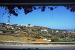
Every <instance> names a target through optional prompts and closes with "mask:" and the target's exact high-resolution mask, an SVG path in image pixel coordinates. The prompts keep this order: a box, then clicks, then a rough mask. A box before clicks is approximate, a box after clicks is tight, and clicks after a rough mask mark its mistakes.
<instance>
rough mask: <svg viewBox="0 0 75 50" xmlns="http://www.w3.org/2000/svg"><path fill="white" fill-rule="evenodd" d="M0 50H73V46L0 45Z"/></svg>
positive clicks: (74, 48) (74, 47) (74, 46)
mask: <svg viewBox="0 0 75 50" xmlns="http://www.w3.org/2000/svg"><path fill="white" fill-rule="evenodd" d="M0 48H25V49H26V48H31V49H33V48H34V49H36V48H38V49H67V50H75V45H0Z"/></svg>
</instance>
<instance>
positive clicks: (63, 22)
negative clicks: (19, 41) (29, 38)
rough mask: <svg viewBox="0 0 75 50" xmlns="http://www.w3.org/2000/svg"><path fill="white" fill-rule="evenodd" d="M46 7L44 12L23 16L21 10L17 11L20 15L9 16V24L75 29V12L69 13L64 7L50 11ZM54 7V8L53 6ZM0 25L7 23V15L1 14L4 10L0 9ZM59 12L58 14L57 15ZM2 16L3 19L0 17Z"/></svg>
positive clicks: (39, 11)
mask: <svg viewBox="0 0 75 50" xmlns="http://www.w3.org/2000/svg"><path fill="white" fill-rule="evenodd" d="M48 7H49V6H47V7H46V10H45V11H44V12H42V11H41V9H38V10H34V11H33V12H31V13H28V14H27V15H25V13H24V11H23V9H21V10H18V11H19V12H20V14H19V15H18V17H16V16H14V15H11V19H10V24H31V25H35V26H43V27H48V28H52V29H75V12H74V13H73V12H70V10H67V9H66V8H65V7H64V6H62V7H61V6H58V8H56V9H57V10H56V9H54V10H53V19H52V11H51V10H50V9H48ZM53 7H54V6H53ZM0 12H1V13H0V23H2V22H4V23H7V22H8V19H9V18H8V17H7V16H8V14H7V13H6V14H4V15H2V14H3V12H5V8H3V7H0ZM58 12H59V13H58ZM2 16H3V17H2Z"/></svg>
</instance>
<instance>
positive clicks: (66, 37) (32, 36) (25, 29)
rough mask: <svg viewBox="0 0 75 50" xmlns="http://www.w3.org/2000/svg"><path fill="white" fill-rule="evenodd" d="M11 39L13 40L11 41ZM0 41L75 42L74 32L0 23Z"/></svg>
mask: <svg viewBox="0 0 75 50" xmlns="http://www.w3.org/2000/svg"><path fill="white" fill-rule="evenodd" d="M8 36H9V38H8ZM4 37H5V38H4ZM11 37H12V38H13V39H11ZM5 39H7V40H5ZM27 39H28V40H27ZM0 40H3V41H24V42H32V41H33V42H64V41H67V42H73V41H75V32H74V31H66V30H55V29H51V28H47V27H41V26H34V25H30V24H28V25H17V24H6V23H0Z"/></svg>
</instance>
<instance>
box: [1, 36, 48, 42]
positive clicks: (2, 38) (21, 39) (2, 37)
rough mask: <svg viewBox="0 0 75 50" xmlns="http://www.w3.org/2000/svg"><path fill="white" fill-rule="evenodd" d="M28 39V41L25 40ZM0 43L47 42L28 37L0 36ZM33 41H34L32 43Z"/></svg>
mask: <svg viewBox="0 0 75 50" xmlns="http://www.w3.org/2000/svg"><path fill="white" fill-rule="evenodd" d="M27 39H30V40H27ZM0 40H2V41H22V42H49V41H46V40H43V39H36V38H29V37H14V36H10V35H0ZM32 40H35V41H32Z"/></svg>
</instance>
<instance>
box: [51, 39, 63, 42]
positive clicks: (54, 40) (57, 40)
mask: <svg viewBox="0 0 75 50" xmlns="http://www.w3.org/2000/svg"><path fill="white" fill-rule="evenodd" d="M51 42H62V41H61V40H59V39H51Z"/></svg>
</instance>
